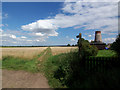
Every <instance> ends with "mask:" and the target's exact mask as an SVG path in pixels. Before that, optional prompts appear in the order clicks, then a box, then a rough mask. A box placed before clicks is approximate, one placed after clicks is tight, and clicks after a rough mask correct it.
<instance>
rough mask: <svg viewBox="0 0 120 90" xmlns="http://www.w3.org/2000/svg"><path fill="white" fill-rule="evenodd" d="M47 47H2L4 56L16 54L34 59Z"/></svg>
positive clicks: (15, 55)
mask: <svg viewBox="0 0 120 90" xmlns="http://www.w3.org/2000/svg"><path fill="white" fill-rule="evenodd" d="M46 48H47V47H21V48H17V47H16V48H2V56H3V57H4V56H14V57H19V58H23V59H33V58H34V57H35V56H36V55H38V54H39V53H41V52H42V51H44V50H45V49H46Z"/></svg>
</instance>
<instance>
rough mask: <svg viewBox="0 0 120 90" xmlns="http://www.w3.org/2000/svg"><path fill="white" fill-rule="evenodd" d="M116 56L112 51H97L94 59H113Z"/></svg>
mask: <svg viewBox="0 0 120 90" xmlns="http://www.w3.org/2000/svg"><path fill="white" fill-rule="evenodd" d="M113 56H116V53H115V51H113V50H99V51H98V54H97V56H96V57H113Z"/></svg>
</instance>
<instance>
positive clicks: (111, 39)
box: [103, 38, 116, 43]
mask: <svg viewBox="0 0 120 90" xmlns="http://www.w3.org/2000/svg"><path fill="white" fill-rule="evenodd" d="M115 40H116V38H105V39H103V42H106V43H112V42H114V41H115Z"/></svg>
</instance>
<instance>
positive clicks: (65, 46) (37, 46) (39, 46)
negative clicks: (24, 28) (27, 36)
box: [0, 45, 75, 47]
mask: <svg viewBox="0 0 120 90" xmlns="http://www.w3.org/2000/svg"><path fill="white" fill-rule="evenodd" d="M74 46H75V45H74ZM0 47H70V46H68V45H45V46H0ZM71 47H73V45H72V46H71Z"/></svg>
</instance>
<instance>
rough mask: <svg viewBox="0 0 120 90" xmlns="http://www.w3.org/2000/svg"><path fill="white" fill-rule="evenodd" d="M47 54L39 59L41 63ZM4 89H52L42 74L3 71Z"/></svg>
mask: <svg viewBox="0 0 120 90" xmlns="http://www.w3.org/2000/svg"><path fill="white" fill-rule="evenodd" d="M45 53H46V52H44V54H43V55H42V56H41V57H39V59H40V61H42V58H43V57H44V56H45ZM2 88H50V87H49V85H48V81H47V79H46V78H45V77H44V76H43V74H41V73H30V72H26V71H21V70H20V71H14V70H5V69H4V70H2Z"/></svg>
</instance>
